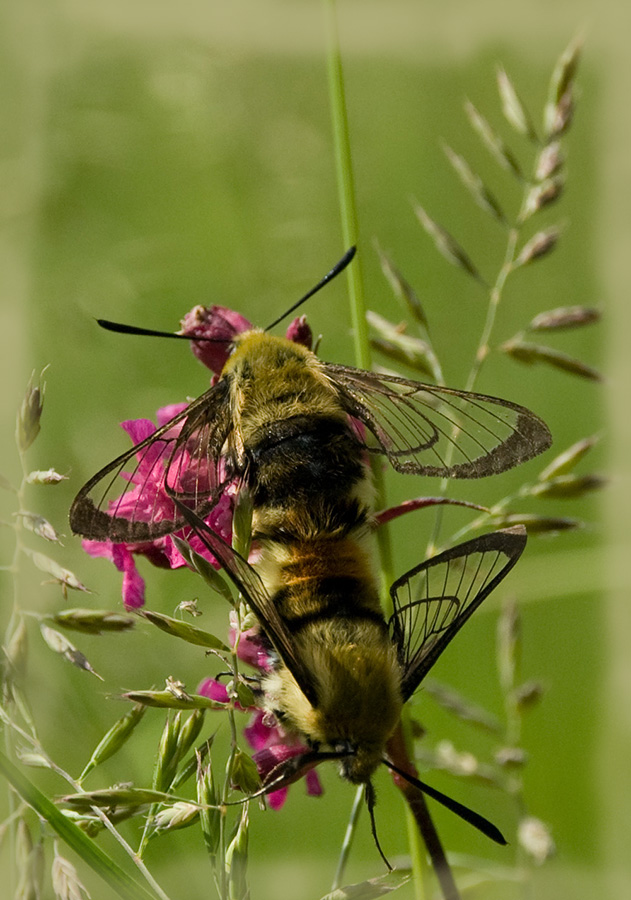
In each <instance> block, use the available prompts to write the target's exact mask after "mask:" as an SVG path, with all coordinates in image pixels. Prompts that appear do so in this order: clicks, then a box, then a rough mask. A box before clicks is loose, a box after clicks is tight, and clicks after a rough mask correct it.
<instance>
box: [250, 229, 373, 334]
mask: <svg viewBox="0 0 631 900" xmlns="http://www.w3.org/2000/svg"><path fill="white" fill-rule="evenodd" d="M356 252H357V248H356V247H351V248H350V249H349V250H347V251H346V253H345V254H344V256H343V257H342V258H341V260H340V261H339V262H338V263H336V264H335V265H334V266H333V268H332V269H331V271H330V272H327V273H326V275H325V276H324V278H322V279H321V280H320V281H319V282H318V283H317V284H316V286H315V287H313V288H311V290H310V291H307V293H306V294H305V295H304V297H301V298H300V300H297V301H296V303H294V305H293V306H290V307H289V309H288V310H286V312H284V313H283V314H282V316H279V317H278V318H277V319H274V321H273V322H272V324H271V325H268V326H267V328H266V329H265V331H271V329H272V328H274V327H275V326H276V325H278V324H279V323H280V322H282V321H283V319H285V318H287V316H289V315H291V313H292V312H294V310H296V309H298V307H299V306H302V304H303V303H305V302H306V301H307V300H308V299H309V298H310V297H313V295H314V294H317V293H318V291H319V290H320V289H321V288H323V287H324V285H325V284H328V283H329V281H332V280H333V279H334V278H335V277H336V276H337V275H339V274H340V272H343V271H344V269H345V268H346V266H347V265H348V264H349V262H350V261H351V260H352V258H353V257H354V256H355V253H356Z"/></svg>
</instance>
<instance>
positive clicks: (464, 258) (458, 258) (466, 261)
mask: <svg viewBox="0 0 631 900" xmlns="http://www.w3.org/2000/svg"><path fill="white" fill-rule="evenodd" d="M414 212H415V213H416V217H417V218H418V220H419V222H420V223H421V225H422V226H423V228H424V229H425V231H426V232H427V234H428V235H429V236H430V237H431V238H432V240H433V241H434V246H435V247H436V249H437V250H438V252H439V253H440V254H441V255H442V256H444V257H445V259H446V260H447V262H450V263H451V264H452V266H456V267H457V268H459V269H464V271H465V272H467V273H468V274H469V275H471V276H472V277H473V278H475V280H476V281H478V282H479V283H480V284H482V285H484V286H485V287H487V284H486V282H485V281H484V278H482V276H481V275H480V273H479V272H478V270H477V268H476V267H475V265H474V264H473V262H472V261H471V259H470V258H469V256H468V254H467V253H466V252H465V251H464V250H463V248H462V247H461V246H460V244H459V243H458V241H457V240H456V239H455V238H453V237H452V236H451V235H450V234H449V232H448V231H447V230H446V229H445V228H443V226H442V225H439V224H438V222H435V221H434V219H432V218H431V216H429V215H428V214H427V213H426V212H425V210H424V209H423V207H422V206H420V205H419V204H418V203H415V204H414Z"/></svg>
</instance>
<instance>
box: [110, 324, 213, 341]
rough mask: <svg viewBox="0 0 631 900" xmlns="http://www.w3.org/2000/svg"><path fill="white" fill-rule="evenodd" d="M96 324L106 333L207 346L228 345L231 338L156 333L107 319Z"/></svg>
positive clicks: (152, 330) (168, 332)
mask: <svg viewBox="0 0 631 900" xmlns="http://www.w3.org/2000/svg"><path fill="white" fill-rule="evenodd" d="M96 322H97V325H100V326H101V328H105V330H106V331H115V332H116V333H117V334H138V335H141V336H143V337H163V338H176V339H177V340H180V341H205V342H206V343H207V344H229V343H230V342H231V338H207V337H200V336H199V335H195V334H178V333H177V332H176V331H156V330H155V329H154V328H140V326H138V325H125V324H124V323H123V322H111V321H110V320H109V319H97V320H96Z"/></svg>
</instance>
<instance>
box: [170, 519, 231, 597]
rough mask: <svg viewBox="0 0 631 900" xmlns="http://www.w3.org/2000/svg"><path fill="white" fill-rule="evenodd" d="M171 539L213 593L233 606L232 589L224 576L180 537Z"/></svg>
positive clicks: (175, 536)
mask: <svg viewBox="0 0 631 900" xmlns="http://www.w3.org/2000/svg"><path fill="white" fill-rule="evenodd" d="M171 540H172V541H173V543H174V544H175V546H176V547H177V549H178V550H179V551H180V553H181V554H182V556H183V557H184V559H185V560H187V562H189V563H190V565H191V568H193V569H194V570H195V571H196V572H197V574H198V575H201V577H202V578H203V579H204V581H205V582H206V584H207V585H208V587H210V588H212V590H213V591H215V593H217V594H219V595H220V596H221V597H223V598H224V600H227V601H228V603H230V604H231V605H232V606H234V597H233V594H232V589H231V588H230V587H229V585H228V582H227V581H226V580H225V578H222V576H221V575H220V574H219V572H218V571H217V569H215V567H214V566H213V565H211V563H209V562H208V560H207V559H206V558H205V557H203V556H201V555H200V554H199V553H196V552H195V550H193V548H192V547H191V546H190V545H189V544H187V543H186V541H183V540H182V539H181V538H179V537H177V535H175V534H174V535H172V536H171Z"/></svg>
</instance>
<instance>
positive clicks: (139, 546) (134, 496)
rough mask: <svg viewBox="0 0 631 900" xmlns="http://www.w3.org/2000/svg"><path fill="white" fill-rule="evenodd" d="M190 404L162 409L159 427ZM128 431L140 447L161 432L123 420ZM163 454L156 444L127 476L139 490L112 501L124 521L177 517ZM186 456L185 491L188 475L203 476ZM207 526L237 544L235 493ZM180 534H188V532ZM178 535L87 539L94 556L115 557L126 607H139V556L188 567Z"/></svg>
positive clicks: (195, 540) (199, 547)
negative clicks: (125, 539) (167, 486)
mask: <svg viewBox="0 0 631 900" xmlns="http://www.w3.org/2000/svg"><path fill="white" fill-rule="evenodd" d="M186 406H187V404H186V403H177V404H172V405H170V406H165V407H163V408H162V409H159V410H158V412H157V414H156V419H157V422H158V426H162V425H163V424H166V423H167V422H169V421H170V419H171V418H173V416H175V415H177V414H178V413H179V412H181V411H182V410H183V409H185V408H186ZM122 427H123V428H124V430H125V431H126V432H127V434H128V435H129V436H130V438H131V439H132V441H133V442H134V443H138V442H140V441H142V440H144V439H145V438H147V437H149V436H150V435H151V434H153V433H154V432H155V431H156V426H155V425H154V424H153V422H151V421H150V420H149V419H131V420H129V421H127V422H123V423H122ZM176 427H178V426H176ZM161 451H162V445H161V442H160V441H156V442H155V444H153V445H151V446H150V447H149V448H146V449H145V450H144V452H143V453H142V454H139V455H138V457H137V458H138V465H137V467H136V469H135V471H134V473H133V475H130V476H126V477H127V478H128V480H129V481H130V483H131V484H133V485H134V487H133V488H131V490H129V491H127V493H125V494H124V496H123V497H121V498H119V499H118V500H114V501H112V502H111V503H110V508H112V507H115V508H116V514H117V515H118V516H121V517H123V518H124V517H125V514H126V513H127V514H128V515H129V517H130V518H131V516H132V514H133V516H134V518H135V519H136V520H139V521H160V519H161V518H169V517H171V516H172V515H173V501H172V499H171V498H170V497H169V496H168V494H167V493H166V491H165V489H164V463H163V460H162V458H161ZM182 453H183V454H184V456H183V462H182V464H181V466H179V469H180V471H181V472H182V475H181V476H180V477H179V483H178V484H176V485H175V487H181V488H185V487H186V485H185V483H184V482H185V481H186V479H187V477H188V478H191V479H196V480H197V482H199V480H200V475H199V467H197V468H195V467H194V466H193V465H192V464H191V462H190V461H189V460H187V458H186V456H187V455H188V451H187V450H186V448H184V449H183V450H182ZM124 477H125V476H124ZM205 522H206V524H207V525H209V526H210V528H211V529H212V530H213V531H214V532H215V533H216V534H219V535H221V537H223V538H224V540H226V541H227V542H228V543H230V541H231V540H232V495H231V493H230V491H226V492H224V494H223V495H222V496H221V498H220V499H219V501H218V503H217V504H216V505H215V506H214V507H213V509H212V510H211V512H210V513H209V515H208V516H207V517H206V519H205ZM179 534H180V536H183V532H180V533H179ZM173 537H174V535H171V534H168V535H166V536H165V537H161V538H157V539H156V540H154V541H146V542H143V543H129V544H114V543H112V542H111V541H88V540H84V541H83V548H84V550H85V551H86V552H87V553H89V554H90V555H91V556H104V557H107V558H108V559H111V561H112V562H113V563H114V565H115V566H116V568H117V569H118V570H119V572H122V573H123V584H122V595H123V603H124V604H125V607H126V608H127V609H138V608H139V607H141V606H142V605H143V604H144V600H145V583H144V580H143V579H142V577H141V576H140V574H139V573H138V570H137V568H136V562H135V559H134V556H145V557H146V558H147V559H148V560H149V561H150V562H151V563H153V565H155V566H159V567H161V568H168V569H178V568H181V567H182V566H185V565H188V564H187V562H186V560H185V559H184V557H183V556H182V554H181V553H180V551H179V550H178V549H177V547H176V545H175V542H174V541H173ZM187 539H188V543H189V544H190V545H191V547H192V548H193V550H195V552H196V553H199V554H200V555H201V556H203V557H205V558H206V559H208V560H209V562H211V563H212V564H213V565H214V566H215V567H216V568H219V565H218V563H217V562H216V560H215V559H214V558H213V557H212V556H211V554H210V553H209V551H208V549H207V548H206V546H205V544H204V543H203V542H202V540H201V539H200V538H199V537H197V535H195V534H193V535H188V536H187Z"/></svg>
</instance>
